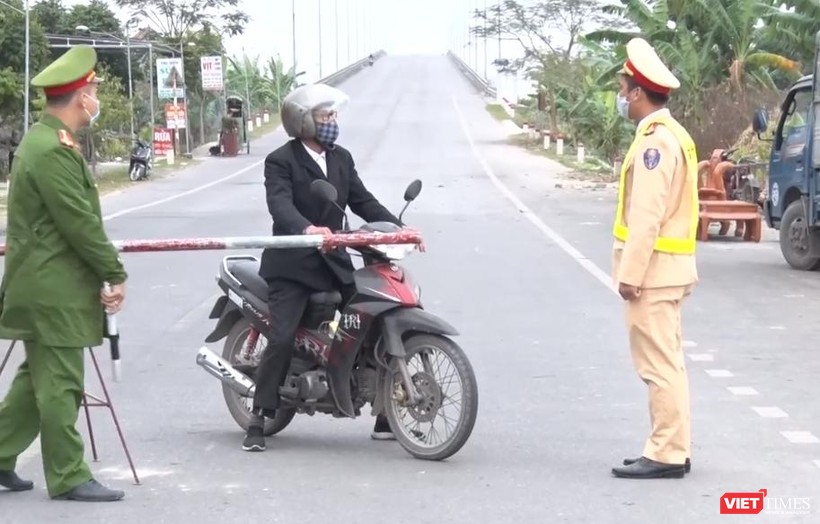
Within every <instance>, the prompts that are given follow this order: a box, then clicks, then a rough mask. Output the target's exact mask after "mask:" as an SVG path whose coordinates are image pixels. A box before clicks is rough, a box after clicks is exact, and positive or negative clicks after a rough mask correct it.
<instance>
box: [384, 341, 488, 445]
mask: <svg viewBox="0 0 820 524" xmlns="http://www.w3.org/2000/svg"><path fill="white" fill-rule="evenodd" d="M404 350H405V352H406V353H407V355H406V357H405V362H406V363H407V367H408V372H409V374H410V378H411V380H412V381H413V384H414V385H415V387H416V389H417V391H418V392H419V393H420V394H421V397H422V398H421V400H420V401H419V402H418V403H413V402H411V399H410V398H409V395H408V392H407V391H406V389H405V387H404V381H403V380H402V374H401V372H400V370H399V366H398V361H396V359H393V360H392V361H391V362H390V372H389V373H387V375H386V376H385V380H384V381H383V390H382V394H383V395H384V399H385V411H386V416H387V420H388V422H389V423H390V428H391V430H392V431H393V434H394V435H395V437H396V440H397V441H398V442H399V444H401V446H402V447H403V448H404V449H405V450H406V451H407V452H408V453H410V454H411V455H413V456H414V457H416V458H418V459H423V460H444V459H446V458H448V457H450V456H452V455H454V454H455V453H457V452H458V451H459V450H460V449H461V448H462V446H464V444H465V443H466V442H467V439H469V438H470V434H471V433H472V431H473V426H474V425H475V421H476V416H477V414H478V386H477V384H476V379H475V373H474V372H473V368H472V366H471V365H470V361H469V360H468V359H467V355H466V354H465V353H464V350H462V349H461V348H460V347H459V346H458V344H456V343H455V342H453V341H452V340H450V339H449V338H447V337H444V336H440V335H428V334H419V335H413V336H411V337H409V338H408V339H407V340H405V341H404Z"/></svg>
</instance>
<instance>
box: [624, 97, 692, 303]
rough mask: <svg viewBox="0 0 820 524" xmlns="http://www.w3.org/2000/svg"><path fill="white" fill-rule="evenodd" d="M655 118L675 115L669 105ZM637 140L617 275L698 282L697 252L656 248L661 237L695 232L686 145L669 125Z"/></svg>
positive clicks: (662, 282)
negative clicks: (676, 136)
mask: <svg viewBox="0 0 820 524" xmlns="http://www.w3.org/2000/svg"><path fill="white" fill-rule="evenodd" d="M654 116H667V117H670V116H671V115H670V113H669V110H668V109H660V110H659V111H658V112H656V113H653V114H652V115H650V116H649V117H654ZM649 117H647V118H649ZM642 123H643V121H641V123H639V124H638V127H639V128H640V126H641V124H642ZM635 140H637V141H639V145H638V147H637V148H636V150H635V155H634V156H633V157H632V159H631V160H629V165H627V169H628V170H629V171H628V174H627V176H626V180H625V182H624V183H625V185H626V187H625V194H624V222H625V224H626V226H627V228H629V238H628V239H627V242H626V243H624V242H621V241H619V240H617V239H616V240H615V245H614V246H613V271H612V277H613V279H614V281H615V283H616V285H617V284H618V283H623V284H629V285H632V286H638V287H640V288H659V287H668V286H686V285H689V284H693V283H695V282H697V280H698V273H697V267H696V264H695V256H694V255H677V254H670V253H659V252H656V251H654V245H655V240H656V239H657V238H658V236H666V237H677V238H686V237H687V236H688V235H689V234H690V228H691V216H692V215H691V214H692V195H691V194H690V193H689V191H690V190H689V189H688V188H687V187H686V184H685V182H686V160H685V157H684V155H683V149H682V148H681V146H680V144H679V143H678V140H677V139H676V138H675V135H674V134H673V133H672V131H670V130H669V129H668V128H666V127H664V126H663V125H656V126H654V129H652V128H650V130H648V131H646V132H644V133H643V134H639V135H638V136H636V137H635Z"/></svg>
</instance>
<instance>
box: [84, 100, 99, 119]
mask: <svg viewBox="0 0 820 524" xmlns="http://www.w3.org/2000/svg"><path fill="white" fill-rule="evenodd" d="M83 96H84V97H86V98H88V99H90V100H93V101H94V104H95V105H96V106H97V110H96V111H95V112H94V114H93V115H92V114H91V113H89V112H88V109H85V108H83V109H84V110H85V114H86V115H88V118H89V119H91V121H90V122H89V124H93V123H94V121H95V120H97V119H98V118H100V101H99V100H98V99H96V98H94V97H93V96H91V95H87V94H85V93H83Z"/></svg>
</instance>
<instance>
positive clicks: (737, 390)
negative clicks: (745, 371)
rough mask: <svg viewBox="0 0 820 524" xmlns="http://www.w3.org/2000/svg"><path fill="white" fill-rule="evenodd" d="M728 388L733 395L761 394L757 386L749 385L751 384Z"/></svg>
mask: <svg viewBox="0 0 820 524" xmlns="http://www.w3.org/2000/svg"><path fill="white" fill-rule="evenodd" d="M726 389H728V390H729V392H730V393H732V394H733V395H738V396H747V397H751V396H755V395H759V394H760V393H758V392H757V390H756V389H755V388H752V387H749V386H729V387H727V388H726Z"/></svg>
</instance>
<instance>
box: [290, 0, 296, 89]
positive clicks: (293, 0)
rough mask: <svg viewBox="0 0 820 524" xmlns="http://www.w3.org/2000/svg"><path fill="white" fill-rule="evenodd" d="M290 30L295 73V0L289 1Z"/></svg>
mask: <svg viewBox="0 0 820 524" xmlns="http://www.w3.org/2000/svg"><path fill="white" fill-rule="evenodd" d="M290 12H291V17H292V18H291V20H292V21H291V30H292V32H293V74H294V75H295V74H296V0H291V2H290Z"/></svg>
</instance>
